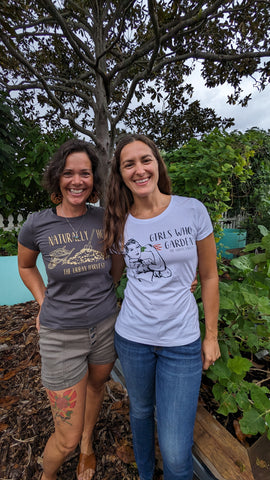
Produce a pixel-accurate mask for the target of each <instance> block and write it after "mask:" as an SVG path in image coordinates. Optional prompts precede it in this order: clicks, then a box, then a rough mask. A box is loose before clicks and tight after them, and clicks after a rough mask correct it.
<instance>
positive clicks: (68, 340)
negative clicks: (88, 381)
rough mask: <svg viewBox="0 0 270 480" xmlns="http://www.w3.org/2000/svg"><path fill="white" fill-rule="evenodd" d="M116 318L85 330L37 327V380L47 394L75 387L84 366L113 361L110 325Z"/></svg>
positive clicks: (112, 329) (85, 369) (111, 326)
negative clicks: (39, 376) (39, 358)
mask: <svg viewBox="0 0 270 480" xmlns="http://www.w3.org/2000/svg"><path fill="white" fill-rule="evenodd" d="M116 317H117V314H116V313H115V314H114V315H111V316H110V317H108V318H106V319H105V320H102V322H100V323H98V324H96V325H93V326H91V327H89V328H80V329H68V330H52V329H51V328H47V327H43V326H41V327H40V331H39V347H40V355H41V380H42V384H43V385H44V387H45V388H48V389H49V390H54V391H58V390H64V389H66V388H70V387H72V386H73V385H75V384H76V383H78V382H79V381H80V380H81V379H82V378H83V377H84V375H85V374H86V372H87V370H88V365H89V364H93V365H106V364H108V363H112V362H114V361H115V360H116V357H117V355H116V353H115V349H114V325H115V321H116Z"/></svg>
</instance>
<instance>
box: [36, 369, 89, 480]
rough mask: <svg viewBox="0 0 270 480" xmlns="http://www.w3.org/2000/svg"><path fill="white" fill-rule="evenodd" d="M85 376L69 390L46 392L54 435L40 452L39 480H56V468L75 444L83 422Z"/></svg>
mask: <svg viewBox="0 0 270 480" xmlns="http://www.w3.org/2000/svg"><path fill="white" fill-rule="evenodd" d="M87 376H88V374H86V375H85V376H84V378H83V379H82V380H81V381H80V382H79V383H77V384H76V385H74V386H73V387H71V388H67V389H65V390H59V391H51V390H47V394H48V397H49V400H50V403H51V409H52V414H53V419H54V425H55V432H54V433H53V434H52V435H51V437H50V438H49V440H48V442H47V444H46V447H45V450H44V455H43V475H42V477H41V480H56V476H57V471H58V469H59V467H60V466H61V465H62V464H63V463H64V461H65V459H66V458H67V457H68V455H69V454H70V453H72V452H73V451H74V450H75V448H76V447H77V445H78V443H79V440H80V437H81V433H82V429H83V421H84V409H85V399H86V385H87Z"/></svg>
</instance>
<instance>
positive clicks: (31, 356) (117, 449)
mask: <svg viewBox="0 0 270 480" xmlns="http://www.w3.org/2000/svg"><path fill="white" fill-rule="evenodd" d="M37 312H38V306H37V304H36V303H35V302H27V303H22V304H18V305H13V306H0V379H1V393H0V458H1V461H0V480H17V479H18V480H19V479H20V480H39V479H40V476H41V472H42V454H43V450H44V447H45V444H46V442H47V440H48V438H49V436H50V434H51V433H52V432H53V421H52V414H51V410H50V406H49V402H48V399H47V395H46V392H45V389H44V387H43V386H42V384H41V381H40V355H39V349H38V335H37V331H36V328H35V317H36V315H37ZM128 412H129V406H128V398H127V394H126V390H125V389H124V387H123V386H122V385H121V383H118V382H115V381H113V380H109V381H108V382H107V384H106V394H105V399H104V402H103V407H102V410H101V413H100V417H99V420H98V422H97V425H96V428H95V436H94V448H95V452H96V456H97V470H96V474H95V476H94V480H101V479H102V480H137V479H138V478H139V476H138V471H137V467H136V464H135V460H134V454H133V450H132V438H131V432H130V425H129V414H128ZM78 457H79V448H77V450H76V451H75V452H74V454H73V455H72V456H71V457H70V458H69V459H68V460H67V461H66V462H65V463H64V465H63V466H62V467H61V469H60V470H59V474H58V479H59V480H60V479H61V480H75V479H76V474H75V472H76V466H77V463H78ZM161 473H162V472H161V470H160V468H159V466H158V467H157V471H156V476H155V480H160V479H161Z"/></svg>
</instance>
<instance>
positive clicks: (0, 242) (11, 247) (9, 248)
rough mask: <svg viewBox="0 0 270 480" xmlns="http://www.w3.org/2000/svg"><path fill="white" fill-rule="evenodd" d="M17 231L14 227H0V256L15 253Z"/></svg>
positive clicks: (16, 248)
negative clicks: (7, 228)
mask: <svg viewBox="0 0 270 480" xmlns="http://www.w3.org/2000/svg"><path fill="white" fill-rule="evenodd" d="M18 233H19V231H18V230H16V229H13V230H4V229H3V228H0V256H6V255H17V253H18V244H17V243H18Z"/></svg>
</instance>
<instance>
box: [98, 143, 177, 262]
mask: <svg viewBox="0 0 270 480" xmlns="http://www.w3.org/2000/svg"><path fill="white" fill-rule="evenodd" d="M135 141H140V142H143V143H145V144H146V145H148V147H150V148H151V150H152V152H153V155H154V157H155V158H156V160H157V163H158V173H159V179H158V188H159V190H160V192H161V193H164V194H166V195H170V194H171V181H170V178H169V175H168V172H167V168H166V165H165V163H164V160H163V158H162V157H161V155H160V152H159V150H158V148H157V147H156V145H155V144H154V142H153V141H152V140H150V138H148V137H146V136H145V135H141V134H128V135H125V136H123V137H121V138H120V140H119V141H118V143H117V145H116V149H115V153H114V157H113V160H112V165H111V172H110V175H109V179H108V184H107V196H106V209H105V228H104V230H105V231H104V249H105V252H108V251H109V250H110V249H113V250H114V251H116V252H119V253H120V252H121V247H123V234H124V227H125V223H126V218H127V215H128V213H129V211H130V208H131V206H132V204H133V202H134V199H133V195H132V193H131V191H130V189H129V188H128V187H127V186H126V185H125V183H124V182H123V179H122V175H121V172H120V157H121V152H122V149H123V148H124V147H125V146H126V145H128V144H129V143H132V142H135Z"/></svg>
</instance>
